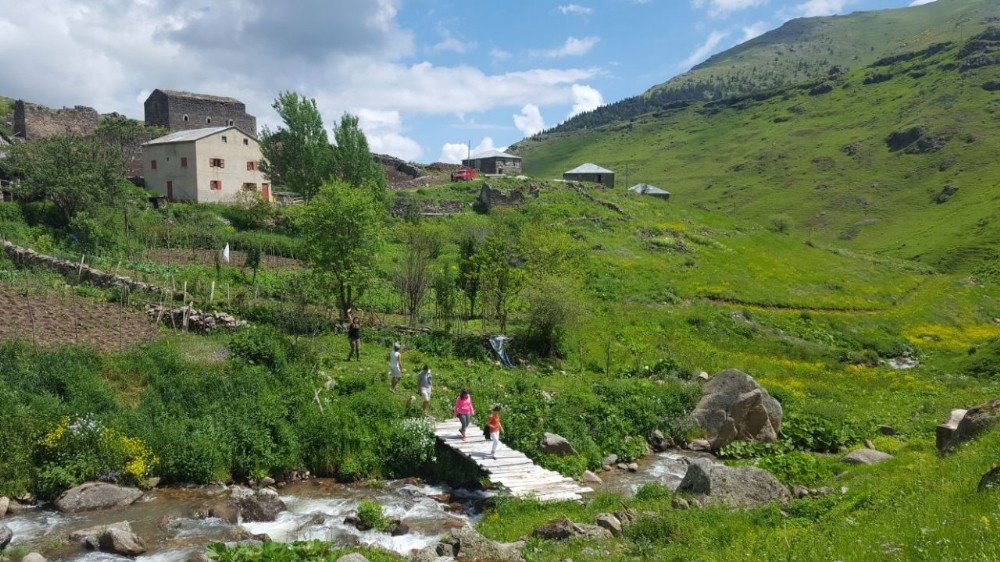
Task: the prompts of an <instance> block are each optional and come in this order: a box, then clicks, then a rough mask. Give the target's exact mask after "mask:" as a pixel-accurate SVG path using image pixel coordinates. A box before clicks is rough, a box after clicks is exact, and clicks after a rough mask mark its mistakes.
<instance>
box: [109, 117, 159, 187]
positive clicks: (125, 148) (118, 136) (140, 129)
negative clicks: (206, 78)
mask: <svg viewBox="0 0 1000 562" xmlns="http://www.w3.org/2000/svg"><path fill="white" fill-rule="evenodd" d="M169 133H170V130H169V129H167V128H166V127H159V126H150V127H147V126H146V124H145V123H143V122H142V121H137V120H135V119H129V118H128V117H124V116H120V115H112V116H110V117H103V118H101V120H100V122H98V124H97V130H95V131H94V138H95V139H96V140H98V141H99V142H102V143H105V144H107V145H110V146H113V147H115V148H117V149H118V150H119V151H120V152H121V153H122V163H123V168H122V175H123V176H131V175H133V173H134V172H136V171H138V170H136V168H137V166H135V164H136V163H138V162H139V161H141V160H142V145H143V143H146V142H149V141H151V140H153V139H155V138H159V137H162V136H164V135H166V134H169Z"/></svg>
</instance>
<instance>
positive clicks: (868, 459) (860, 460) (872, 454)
mask: <svg viewBox="0 0 1000 562" xmlns="http://www.w3.org/2000/svg"><path fill="white" fill-rule="evenodd" d="M891 458H892V455H890V454H889V453H883V452H882V451H876V450H875V449H872V448H870V447H869V448H868V449H857V450H855V451H851V452H850V453H847V454H846V455H844V458H842V459H841V460H842V461H844V462H846V463H851V464H878V463H880V462H885V461H887V460H890V459H891Z"/></svg>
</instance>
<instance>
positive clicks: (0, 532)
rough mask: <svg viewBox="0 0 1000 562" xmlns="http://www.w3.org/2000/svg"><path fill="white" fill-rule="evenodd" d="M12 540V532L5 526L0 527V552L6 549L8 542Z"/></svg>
mask: <svg viewBox="0 0 1000 562" xmlns="http://www.w3.org/2000/svg"><path fill="white" fill-rule="evenodd" d="M12 540H14V531H11V530H10V527H8V526H6V525H0V550H3V549H5V548H7V545H8V544H10V541H12Z"/></svg>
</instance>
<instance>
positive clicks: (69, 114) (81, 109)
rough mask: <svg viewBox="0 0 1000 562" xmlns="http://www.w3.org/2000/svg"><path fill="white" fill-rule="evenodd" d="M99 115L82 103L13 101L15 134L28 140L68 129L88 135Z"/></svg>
mask: <svg viewBox="0 0 1000 562" xmlns="http://www.w3.org/2000/svg"><path fill="white" fill-rule="evenodd" d="M99 118H100V115H98V113H97V110H95V109H94V108H92V107H86V106H83V105H78V106H76V107H72V108H69V107H64V108H62V109H51V108H48V107H45V106H44V105H38V104H34V103H28V102H26V101H24V100H17V101H16V102H14V136H16V137H20V138H22V139H24V140H29V141H30V140H38V139H44V138H48V137H52V136H55V135H60V134H67V133H68V134H72V135H80V136H88V135H92V134H94V131H96V130H97V122H98V119H99Z"/></svg>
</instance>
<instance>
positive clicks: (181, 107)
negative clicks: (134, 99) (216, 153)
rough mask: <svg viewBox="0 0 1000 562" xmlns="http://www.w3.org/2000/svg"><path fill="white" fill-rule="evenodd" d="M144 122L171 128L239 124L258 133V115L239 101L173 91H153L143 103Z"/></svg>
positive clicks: (172, 129) (232, 125) (248, 130)
mask: <svg viewBox="0 0 1000 562" xmlns="http://www.w3.org/2000/svg"><path fill="white" fill-rule="evenodd" d="M143 107H144V110H145V114H146V125H147V126H153V125H158V126H161V127H166V128H167V129H169V130H171V131H188V130H193V129H203V128H206V127H238V128H239V129H240V130H241V131H243V132H244V133H247V134H249V135H251V136H253V137H256V136H257V118H256V117H254V116H253V115H250V114H248V113H247V107H246V105H245V104H244V103H243V102H241V101H240V100H237V99H233V98H227V97H222V96H211V95H208V94H194V93H191V92H179V91H176V90H159V89H157V90H153V93H151V94H149V97H148V98H146V102H145V103H144V104H143Z"/></svg>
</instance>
